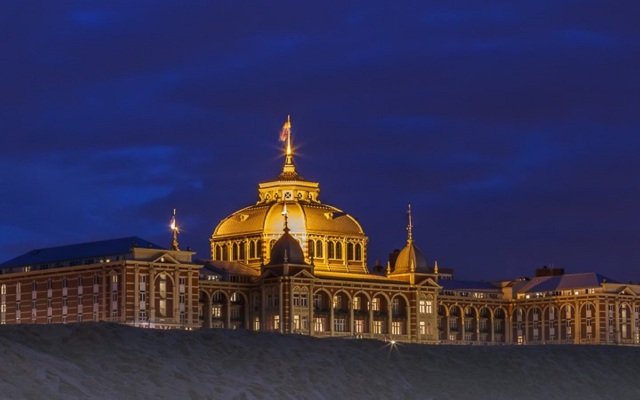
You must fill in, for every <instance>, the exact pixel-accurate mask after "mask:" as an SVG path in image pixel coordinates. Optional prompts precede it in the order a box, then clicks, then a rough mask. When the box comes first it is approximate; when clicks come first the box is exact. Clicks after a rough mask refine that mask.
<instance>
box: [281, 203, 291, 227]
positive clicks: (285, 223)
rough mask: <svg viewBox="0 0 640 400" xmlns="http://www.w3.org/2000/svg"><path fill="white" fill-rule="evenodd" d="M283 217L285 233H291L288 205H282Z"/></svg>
mask: <svg viewBox="0 0 640 400" xmlns="http://www.w3.org/2000/svg"><path fill="white" fill-rule="evenodd" d="M282 216H283V217H284V229H283V231H284V232H285V233H289V231H290V229H289V221H288V220H289V213H288V212H287V203H282Z"/></svg>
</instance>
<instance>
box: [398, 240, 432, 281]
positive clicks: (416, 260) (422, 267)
mask: <svg viewBox="0 0 640 400" xmlns="http://www.w3.org/2000/svg"><path fill="white" fill-rule="evenodd" d="M393 272H394V273H395V274H402V273H407V272H419V273H428V272H429V270H428V266H427V258H426V257H425V256H424V254H422V251H420V249H419V248H417V247H416V246H415V245H414V244H413V242H411V243H407V245H406V246H405V247H404V249H402V251H401V252H400V254H398V258H397V259H396V265H395V268H394V270H393Z"/></svg>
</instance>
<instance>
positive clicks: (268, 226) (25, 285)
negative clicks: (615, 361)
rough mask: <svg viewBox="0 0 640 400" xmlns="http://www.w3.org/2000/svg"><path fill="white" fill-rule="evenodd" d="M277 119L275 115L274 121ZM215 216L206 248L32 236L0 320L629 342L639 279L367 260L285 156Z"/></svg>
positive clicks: (341, 219)
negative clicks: (481, 275)
mask: <svg viewBox="0 0 640 400" xmlns="http://www.w3.org/2000/svg"><path fill="white" fill-rule="evenodd" d="M285 127H286V125H285ZM287 134H288V136H287V137H286V152H285V153H286V155H285V161H284V166H283V169H282V171H281V173H280V174H279V175H278V176H277V177H276V178H275V179H274V180H271V181H268V182H264V183H260V184H259V186H258V200H257V202H256V204H253V205H250V206H248V207H244V208H242V209H240V210H238V211H236V212H234V213H232V214H231V215H229V216H228V217H226V218H224V219H223V220H222V221H221V222H220V223H219V224H218V226H217V227H215V229H214V231H213V234H212V236H211V238H210V242H211V254H210V260H207V261H198V260H194V258H193V256H194V253H193V252H191V251H181V250H180V249H179V247H178V242H177V233H178V228H177V227H176V226H174V227H173V233H174V241H173V243H172V246H170V248H163V247H161V246H158V245H155V244H153V243H150V242H148V241H145V240H144V239H141V238H138V237H128V238H121V239H114V240H105V241H100V242H93V243H84V244H76V245H68V246H61V247H54V248H46V249H36V250H33V251H30V252H28V253H25V254H23V255H21V256H18V257H16V258H14V259H11V260H9V261H6V262H4V263H2V264H0V273H1V274H0V324H47V323H82V322H87V321H112V322H117V323H122V324H129V325H133V326H140V327H151V328H163V329H168V328H182V329H193V328H200V327H204V328H229V329H239V328H242V329H250V330H256V331H257V330H265V331H275V332H281V333H295V334H305V335H312V336H317V337H328V336H344V337H358V338H378V339H385V340H397V341H404V342H417V343H459V344H515V343H518V344H547V343H575V344H589V343H591V344H614V343H615V344H634V345H638V344H640V315H639V314H640V285H632V284H625V283H620V282H617V281H615V280H614V279H610V278H606V277H604V276H602V275H599V274H596V273H580V274H565V273H564V271H563V270H560V269H548V268H543V269H540V270H538V271H536V276H535V277H533V278H518V279H514V280H505V281H499V282H469V281H460V280H456V279H454V276H453V271H452V270H448V269H447V270H445V269H439V268H438V266H437V264H434V265H432V266H429V265H428V263H427V260H426V258H425V256H424V254H423V253H422V252H421V251H420V249H419V248H418V247H417V246H416V244H415V243H414V240H413V234H412V225H411V218H410V215H411V214H410V213H409V223H408V227H407V232H408V237H407V243H406V246H405V247H404V248H403V249H402V250H401V251H399V252H394V253H392V254H391V255H390V259H389V262H388V264H387V266H386V267H383V268H380V267H378V268H369V267H368V263H367V244H368V241H367V236H366V235H365V232H364V230H363V229H362V226H360V224H359V223H358V221H357V220H356V219H355V218H353V217H352V216H350V215H349V214H347V213H346V212H344V211H342V210H340V209H338V208H336V207H333V206H330V205H328V204H325V203H322V202H321V201H320V197H319V193H320V190H319V184H318V183H317V182H312V181H307V180H305V179H303V178H302V177H301V176H300V175H299V174H298V173H297V171H296V168H295V165H294V162H293V151H292V147H291V136H290V132H287Z"/></svg>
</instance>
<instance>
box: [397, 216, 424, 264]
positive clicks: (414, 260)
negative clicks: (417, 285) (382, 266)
mask: <svg viewBox="0 0 640 400" xmlns="http://www.w3.org/2000/svg"><path fill="white" fill-rule="evenodd" d="M407 214H408V217H409V224H408V225H407V245H406V246H405V247H404V248H403V249H402V251H400V254H398V258H397V259H396V263H395V266H394V268H393V273H394V274H402V273H408V272H418V273H429V270H428V266H427V258H426V257H425V256H424V254H423V253H422V251H420V249H419V248H418V247H417V246H416V245H415V244H414V243H413V223H412V216H411V204H409V209H408V210H407Z"/></svg>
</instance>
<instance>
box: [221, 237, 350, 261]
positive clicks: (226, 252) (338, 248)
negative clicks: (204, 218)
mask: <svg viewBox="0 0 640 400" xmlns="http://www.w3.org/2000/svg"><path fill="white" fill-rule="evenodd" d="M275 242H276V241H275V240H271V241H270V243H269V248H271V247H273V245H274V244H275ZM248 244H249V246H248V247H249V249H248V250H249V254H248V256H249V259H256V258H260V256H261V252H262V241H261V240H260V239H255V240H250V241H249V242H248ZM308 246H309V251H308V253H309V257H312V258H323V257H324V246H323V243H322V240H314V239H310V240H309V242H308ZM346 247H347V249H346V250H347V254H346V256H347V257H346V259H347V261H362V244H361V243H347V246H346ZM214 249H215V250H214V257H215V259H216V260H219V261H243V260H245V258H246V246H245V242H234V243H231V244H216V245H215V246H214ZM343 249H344V247H343V244H342V242H341V241H337V240H330V241H327V257H328V258H329V259H330V260H342V259H343V256H344V255H343V251H344V250H343Z"/></svg>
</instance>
